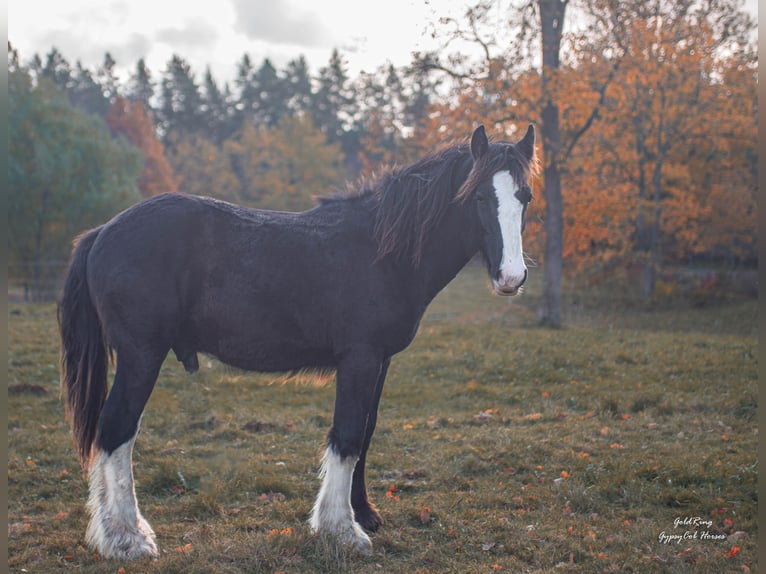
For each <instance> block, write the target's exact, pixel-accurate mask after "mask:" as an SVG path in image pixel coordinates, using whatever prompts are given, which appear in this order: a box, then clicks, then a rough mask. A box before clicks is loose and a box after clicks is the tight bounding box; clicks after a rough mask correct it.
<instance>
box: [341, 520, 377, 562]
mask: <svg viewBox="0 0 766 574" xmlns="http://www.w3.org/2000/svg"><path fill="white" fill-rule="evenodd" d="M339 539H340V541H341V542H342V543H343V544H344V545H346V546H348V547H350V548H351V550H352V551H354V552H358V553H359V554H362V555H364V556H370V555H371V554H372V541H371V540H370V537H369V536H367V534H366V533H365V532H364V530H362V529H361V527H360V526H359V525H358V524H354V526H353V527H352V528H350V529H349V530H347V531H346V532H344V533H343V534H341V535H340V536H339Z"/></svg>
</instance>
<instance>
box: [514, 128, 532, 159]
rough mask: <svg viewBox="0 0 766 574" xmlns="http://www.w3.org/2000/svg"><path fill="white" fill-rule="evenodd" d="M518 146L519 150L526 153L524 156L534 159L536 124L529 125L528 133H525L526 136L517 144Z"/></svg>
mask: <svg viewBox="0 0 766 574" xmlns="http://www.w3.org/2000/svg"><path fill="white" fill-rule="evenodd" d="M516 147H518V148H519V151H521V153H523V154H524V157H525V158H527V159H528V160H529V161H532V158H533V157H534V156H535V126H534V125H532V124H529V127H528V128H527V133H525V134H524V137H523V138H521V141H520V142H519V143H517V144H516Z"/></svg>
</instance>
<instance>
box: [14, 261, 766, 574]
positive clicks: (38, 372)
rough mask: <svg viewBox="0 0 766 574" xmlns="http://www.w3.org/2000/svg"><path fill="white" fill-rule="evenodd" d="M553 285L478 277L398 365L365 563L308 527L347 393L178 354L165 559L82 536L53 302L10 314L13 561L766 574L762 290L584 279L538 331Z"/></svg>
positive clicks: (128, 567)
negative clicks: (595, 284)
mask: <svg viewBox="0 0 766 574" xmlns="http://www.w3.org/2000/svg"><path fill="white" fill-rule="evenodd" d="M534 271H535V270H533V274H534ZM535 279H537V278H535ZM539 292H540V285H539V284H536V283H534V281H533V282H532V284H531V285H530V286H529V287H528V288H527V293H525V294H524V295H522V296H520V297H517V298H513V299H502V298H498V297H494V296H492V295H490V293H489V290H488V288H487V286H486V279H485V277H484V274H483V272H482V271H481V270H479V269H477V268H473V267H471V268H469V269H467V270H466V271H465V272H464V273H463V274H461V275H460V276H459V277H458V279H456V281H455V282H453V283H452V284H451V285H450V286H448V288H447V289H446V290H445V291H444V292H443V293H442V294H441V295H440V296H439V298H438V299H437V300H436V301H435V302H434V304H433V305H432V307H431V309H430V310H429V313H428V314H427V316H426V317H425V319H424V321H423V323H422V325H421V328H420V332H419V334H418V337H417V338H416V340H415V342H414V343H413V345H412V346H411V347H410V348H409V349H407V350H406V351H404V352H403V353H401V354H400V355H399V356H397V357H395V358H394V360H393V362H392V367H391V369H390V371H389V376H388V380H387V383H386V389H385V390H384V393H383V400H382V404H381V412H380V418H379V422H378V430H377V433H376V435H375V437H374V439H373V444H372V447H371V450H370V455H369V457H368V477H369V480H368V484H369V488H370V494H371V497H372V499H373V500H374V501H375V502H376V503H377V505H378V507H379V508H380V510H381V512H382V514H383V517H384V519H385V521H386V524H385V525H384V526H383V528H382V529H381V530H380V532H378V533H377V534H375V535H374V536H373V537H372V539H373V544H374V552H373V555H372V556H370V557H362V556H358V555H353V554H349V553H347V552H346V551H345V549H344V548H342V547H338V546H337V545H335V544H334V542H333V541H332V540H328V539H325V538H322V537H317V536H314V535H312V534H311V533H310V531H309V528H308V525H307V522H306V521H307V518H308V514H309V511H310V509H311V505H312V503H313V500H314V496H315V495H316V492H317V489H318V487H319V481H318V479H317V476H316V472H317V467H318V462H319V456H320V454H321V452H322V450H323V446H324V442H323V441H324V436H325V433H326V431H327V429H328V427H329V424H330V421H331V416H332V413H331V408H332V401H333V389H334V387H333V385H332V384H330V385H326V386H316V385H312V384H307V383H283V382H280V380H279V379H278V378H275V377H273V376H262V375H256V374H248V373H242V372H239V371H235V370H232V369H229V368H227V367H225V366H222V365H220V364H217V363H215V362H212V361H209V360H208V359H206V358H202V360H201V364H202V368H201V370H200V372H199V373H198V374H196V375H194V376H189V375H187V374H186V373H185V372H184V371H183V369H182V367H181V365H180V364H178V363H176V362H175V360H174V359H170V358H169V359H168V360H167V362H166V363H165V366H164V367H163V369H162V373H161V375H160V380H159V383H158V385H157V388H156V389H155V391H154V394H153V395H152V397H151V399H150V401H149V405H148V408H147V411H146V413H145V416H144V419H143V423H142V432H141V435H140V437H139V439H138V442H137V446H136V452H135V455H134V460H135V467H134V472H135V475H136V482H137V492H138V499H139V504H140V505H141V508H142V511H143V513H144V515H145V516H146V518H147V519H148V520H149V522H150V523H151V524H152V526H153V527H154V529H155V531H156V532H157V536H158V544H159V546H160V548H161V550H160V552H161V556H160V558H159V559H158V560H156V561H150V560H142V561H137V562H132V563H120V562H116V561H109V560H105V559H103V558H101V557H99V556H97V555H94V553H93V552H92V551H90V550H88V549H87V548H85V547H84V533H85V527H86V524H87V516H86V513H85V510H84V502H85V499H86V495H87V485H86V483H85V481H84V480H83V478H82V476H81V473H80V469H79V466H78V463H77V460H76V457H75V455H74V454H73V452H72V448H71V446H72V445H71V439H70V437H69V431H68V425H67V423H66V422H65V421H64V416H63V404H62V401H61V399H60V397H59V392H58V382H57V381H58V371H57V360H58V339H57V331H56V323H55V307H54V306H53V305H42V304H41V305H37V304H35V305H12V306H11V308H10V317H9V336H10V349H9V374H10V376H9V389H8V391H9V393H8V404H9V406H8V419H9V424H8V448H9V461H8V466H9V471H8V483H9V500H10V502H9V508H8V517H9V548H10V551H9V558H8V565H9V568H10V571H11V572H55V571H77V572H82V573H103V572H113V573H118V572H124V573H125V574H132V573H137V572H151V573H162V574H168V573H176V572H177V573H185V574H188V573H239V572H242V573H245V572H247V573H251V572H268V573H273V572H290V573H304V572H362V573H373V572H385V573H396V572H408V573H409V572H460V573H463V572H496V571H505V572H560V571H570V570H571V571H576V572H588V573H590V572H642V573H645V572H663V573H673V572H691V571H694V572H711V573H723V572H751V571H752V572H756V571H757V564H756V539H757V522H756V514H757V486H756V485H757V474H758V468H757V454H756V447H757V441H758V427H757V421H756V418H757V417H756V414H757V364H756V350H757V349H756V348H757V337H756V328H757V327H756V315H757V312H756V310H757V301H755V300H742V299H733V298H730V299H725V300H723V301H720V302H717V303H716V304H709V305H706V306H702V307H699V306H695V305H692V304H691V303H689V302H687V301H686V300H685V299H684V297H683V296H681V295H680V294H676V295H675V296H674V297H675V298H674V299H673V300H658V301H655V302H653V303H651V304H649V303H641V302H637V301H635V300H633V299H632V298H631V297H630V295H629V294H625V293H624V292H623V291H621V290H620V293H621V294H620V295H618V296H616V295H615V294H614V293H609V291H608V290H606V289H604V288H601V289H598V290H590V291H584V290H578V291H574V292H567V293H566V296H565V303H566V312H565V319H566V327H565V328H563V329H560V330H545V329H540V328H538V327H536V326H535V304H536V297H537V294H539ZM171 356H172V355H171ZM695 521H696V524H695ZM684 522H686V523H687V524H684ZM684 535H686V538H684ZM663 536H665V537H667V538H663ZM676 536H677V537H678V538H675V537H676ZM695 536H696V538H695Z"/></svg>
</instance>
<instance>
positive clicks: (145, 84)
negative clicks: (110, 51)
mask: <svg viewBox="0 0 766 574" xmlns="http://www.w3.org/2000/svg"><path fill="white" fill-rule="evenodd" d="M126 96H127V98H128V99H129V100H132V101H134V102H141V104H143V106H144V109H145V110H146V111H147V112H150V111H151V110H152V98H153V97H154V81H153V80H152V74H151V72H150V71H149V68H147V67H146V62H145V61H144V59H143V58H141V59H140V60H138V62H137V63H136V70H135V72H133V73H132V74H131V76H130V80H129V82H128V88H127V90H126Z"/></svg>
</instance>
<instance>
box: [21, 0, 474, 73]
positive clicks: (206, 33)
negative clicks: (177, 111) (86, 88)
mask: <svg viewBox="0 0 766 574" xmlns="http://www.w3.org/2000/svg"><path fill="white" fill-rule="evenodd" d="M433 4H436V6H437V7H438V14H437V13H436V9H435V8H434V7H433ZM465 4H466V1H465V0H434V1H433V2H429V1H428V0H383V1H380V0H378V1H375V2H365V1H359V0H215V1H205V2H203V1H200V0H186V1H184V2H181V1H178V0H55V1H53V0H11V2H10V3H9V6H8V39H9V40H10V42H11V44H12V45H13V46H14V48H16V49H17V50H18V51H19V54H20V56H21V60H22V62H26V61H28V60H29V59H30V58H31V57H32V56H33V55H34V54H35V53H37V54H39V55H40V56H41V57H42V58H43V59H44V56H45V54H47V53H48V52H49V51H50V48H51V46H56V47H57V48H58V49H59V51H60V52H61V53H62V54H63V55H64V57H65V58H66V59H67V60H68V61H69V62H70V64H72V65H74V64H75V62H77V61H78V60H79V61H81V62H82V64H83V65H84V66H86V67H89V68H95V67H97V66H99V65H100V64H101V63H102V62H103V59H104V54H105V53H106V52H107V51H108V52H109V53H110V54H111V55H112V57H113V58H114V59H115V60H116V61H117V64H118V66H119V67H120V68H121V70H120V71H121V74H120V75H123V74H124V72H125V70H129V71H132V70H133V69H134V67H135V64H136V62H137V61H138V59H139V58H144V59H145V60H146V63H147V65H148V66H149V69H150V70H151V71H152V73H153V74H154V76H155V78H156V77H158V76H159V74H160V73H161V72H162V70H164V69H165V67H166V64H167V62H168V60H170V57H171V55H172V54H174V53H177V54H179V55H180V56H182V57H184V58H185V59H186V60H188V61H189V63H190V64H191V66H192V70H193V71H194V72H195V74H196V76H197V78H198V79H201V78H202V75H203V74H204V72H205V68H206V67H207V66H210V68H211V70H212V72H213V76H214V77H215V78H216V79H217V80H218V81H219V83H223V82H224V81H231V80H232V79H233V77H234V76H235V73H236V72H235V70H236V64H237V62H239V61H240V60H241V58H242V56H243V54H245V53H247V54H249V55H250V58H251V60H252V61H253V62H254V65H255V66H256V67H257V66H259V65H260V63H261V61H263V59H264V58H266V57H268V58H269V59H271V61H272V63H273V64H274V65H275V66H276V67H277V68H278V69H282V68H283V67H284V66H285V64H286V63H287V62H288V61H289V60H291V59H294V58H296V57H297V56H299V55H301V54H303V55H304V56H306V59H307V61H308V63H309V65H310V66H311V68H312V69H313V70H314V71H315V72H316V71H317V70H318V68H320V67H322V66H324V65H325V64H326V63H327V62H328V61H329V58H330V54H331V52H332V50H333V48H338V49H340V51H341V53H342V54H343V56H344V57H345V59H346V62H347V64H348V69H349V73H350V74H351V75H352V76H356V74H358V72H359V71H361V70H365V71H368V72H372V71H374V70H375V69H377V68H378V67H379V66H381V65H383V64H385V63H386V62H388V61H390V62H392V63H394V64H395V65H397V66H399V65H405V64H407V63H409V62H410V61H411V58H410V54H411V53H412V52H413V51H415V50H424V49H428V48H431V47H433V46H434V45H435V44H434V41H433V40H432V39H431V38H430V36H429V35H428V34H427V33H426V29H427V23H428V22H429V21H430V22H434V21H435V20H436V19H438V17H439V16H442V15H446V14H451V15H459V14H462V12H463V10H464V8H463V7H464V5H465Z"/></svg>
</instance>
